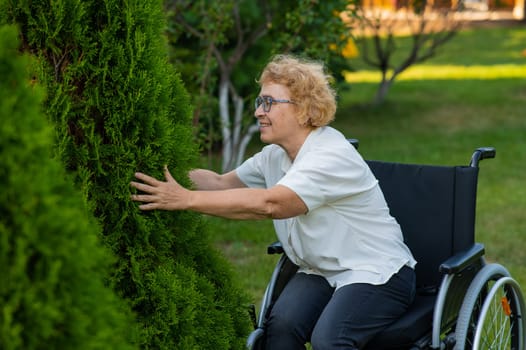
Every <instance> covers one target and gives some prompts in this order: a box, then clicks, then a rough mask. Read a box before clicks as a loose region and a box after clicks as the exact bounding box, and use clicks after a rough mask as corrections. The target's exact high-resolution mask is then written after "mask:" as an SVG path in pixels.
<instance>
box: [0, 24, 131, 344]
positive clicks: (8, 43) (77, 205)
mask: <svg viewBox="0 0 526 350" xmlns="http://www.w3.org/2000/svg"><path fill="white" fill-rule="evenodd" d="M17 35H18V33H17V30H16V28H14V27H0V76H1V77H2V79H0V105H1V106H2V108H0V120H1V121H2V122H1V123H0V183H2V191H0V266H1V267H2V273H1V276H0V305H1V306H2V312H0V348H1V349H4V350H13V349H24V350H31V349H75V350H76V349H134V348H137V347H136V346H132V345H131V344H133V342H132V341H134V339H133V338H132V336H133V334H134V329H135V327H136V326H135V325H134V321H133V318H132V314H131V312H130V310H129V307H128V305H127V304H126V303H124V301H123V300H122V299H121V298H119V297H118V296H117V295H116V294H115V293H114V291H113V290H112V289H111V288H109V287H108V286H107V285H106V284H105V283H104V279H105V278H106V276H107V274H108V271H109V268H110V264H109V262H111V260H112V255H111V254H110V253H109V250H108V249H106V248H105V247H103V246H101V245H100V242H99V239H98V231H99V230H100V227H99V226H98V224H97V223H96V222H95V220H94V219H93V217H92V216H90V215H89V214H88V211H87V210H86V206H85V202H84V201H83V199H82V196H81V194H80V193H79V192H78V191H77V190H76V189H75V188H74V186H73V183H72V182H71V181H68V180H67V179H66V178H67V177H66V175H65V171H64V169H63V166H62V164H61V163H60V162H59V161H58V160H56V159H52V158H51V150H52V142H53V133H52V128H51V126H50V125H49V123H47V122H46V119H45V118H44V116H43V114H42V111H41V110H40V103H41V101H42V97H43V94H42V93H40V89H37V88H36V87H30V86H29V84H28V83H29V81H30V80H29V77H28V75H27V65H28V58H27V57H21V56H20V55H19V54H18V47H17V46H18V45H17V42H18V40H17Z"/></svg>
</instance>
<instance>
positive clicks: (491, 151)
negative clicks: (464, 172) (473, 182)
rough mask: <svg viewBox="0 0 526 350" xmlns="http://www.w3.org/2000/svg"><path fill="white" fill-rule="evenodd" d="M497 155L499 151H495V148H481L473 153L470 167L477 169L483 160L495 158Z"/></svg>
mask: <svg viewBox="0 0 526 350" xmlns="http://www.w3.org/2000/svg"><path fill="white" fill-rule="evenodd" d="M496 154H497V151H496V150H495V147H479V148H477V149H476V150H475V152H473V155H472V156H471V161H470V162H469V166H470V167H473V168H477V167H478V166H479V162H480V161H481V160H482V159H489V158H495V155H496Z"/></svg>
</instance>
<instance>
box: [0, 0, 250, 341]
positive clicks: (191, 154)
mask: <svg viewBox="0 0 526 350" xmlns="http://www.w3.org/2000/svg"><path fill="white" fill-rule="evenodd" d="M0 5H1V6H0V16H2V17H1V18H2V20H3V21H4V22H9V23H17V24H18V25H19V26H20V28H21V33H20V34H21V37H22V40H23V42H22V46H21V47H22V49H23V50H25V51H27V52H31V53H32V54H33V55H34V56H36V57H37V59H38V62H39V65H38V66H37V67H36V68H35V70H34V71H35V79H36V81H37V83H39V84H42V85H45V86H46V88H47V91H48V93H49V95H48V97H47V99H46V100H45V109H46V114H47V116H48V118H49V119H50V120H51V122H52V123H53V125H54V126H55V128H54V129H55V138H56V140H55V145H56V147H55V152H56V156H57V157H58V158H60V159H61V160H62V162H63V164H64V167H65V169H67V171H68V173H69V174H71V175H72V176H74V179H75V183H76V184H77V187H78V188H79V189H80V191H81V192H82V193H83V195H84V198H85V200H86V202H87V203H88V205H89V207H90V210H91V211H92V212H93V213H94V215H95V217H96V218H97V219H98V221H99V223H100V226H101V227H102V234H101V238H102V240H103V242H104V243H105V245H106V246H108V247H110V248H111V250H112V251H113V252H114V253H115V255H116V256H117V257H118V260H117V261H116V263H115V265H114V271H113V273H112V274H111V276H110V277H109V278H110V281H111V284H112V285H114V286H115V289H116V290H117V291H118V293H119V294H120V295H122V297H124V298H125V299H126V300H128V301H129V303H130V305H131V306H132V309H133V310H134V312H135V313H136V314H137V319H138V322H139V328H140V331H141V334H140V338H139V339H140V343H141V346H142V347H143V348H152V349H157V348H159V349H236V348H239V349H241V348H243V344H244V337H245V336H246V334H247V332H248V330H249V321H248V314H247V310H246V304H247V297H246V295H245V293H244V292H243V291H242V290H241V289H240V287H239V285H240V284H239V283H238V282H237V281H235V279H234V278H233V277H232V274H231V271H230V269H231V267H230V265H229V264H228V263H227V262H226V259H224V258H223V257H222V256H221V255H220V254H219V253H218V252H217V251H215V250H214V249H213V248H212V247H211V244H210V241H209V238H208V233H207V232H206V228H205V227H203V221H202V219H201V217H200V216H198V215H196V214H192V213H187V212H177V213H174V212H150V213H143V212H140V211H139V210H138V208H137V205H136V204H135V203H133V202H131V201H130V187H129V182H130V181H131V180H132V179H133V174H134V172H135V171H138V170H140V171H143V172H146V173H149V174H153V175H155V176H157V177H160V176H161V175H162V167H163V165H165V164H167V165H168V166H169V168H170V169H172V171H173V173H174V176H175V177H176V179H177V180H178V181H180V182H181V183H182V184H184V185H188V184H189V180H188V178H187V175H186V174H187V171H188V170H189V169H190V168H192V167H194V166H195V165H196V164H197V161H198V155H199V153H198V147H197V146H196V144H195V142H194V140H193V133H192V130H191V112H192V111H191V106H190V102H189V97H188V95H187V93H186V91H185V89H184V86H183V84H182V82H181V80H180V78H179V76H178V74H177V73H176V72H175V71H174V69H173V67H172V66H171V65H170V64H169V63H168V61H167V52H166V42H165V40H164V38H163V30H164V28H165V19H164V17H163V12H162V6H161V5H162V4H161V1H157V0H135V1H134V0H129V1H111V0H107V1H102V0H90V1H87V0H83V1H81V0H61V1H60V0H58V1H35V0H33V1H29V0H20V1H17V2H16V3H15V4H13V2H11V1H7V0H0Z"/></svg>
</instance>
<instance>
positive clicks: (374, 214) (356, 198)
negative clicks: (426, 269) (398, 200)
mask: <svg viewBox="0 0 526 350" xmlns="http://www.w3.org/2000/svg"><path fill="white" fill-rule="evenodd" d="M236 173H237V175H238V177H239V178H240V179H241V181H243V183H245V184H246V185H247V186H248V187H258V188H270V187H272V186H274V185H277V184H279V185H283V186H286V187H288V188H290V189H291V190H292V191H294V192H295V193H296V194H297V195H298V196H299V197H300V198H301V199H302V200H303V201H304V202H305V204H306V205H307V208H308V212H307V213H306V214H304V215H300V216H297V217H293V218H289V219H282V220H274V227H275V229H276V233H277V236H278V239H279V240H280V242H281V243H282V245H283V248H284V250H285V253H286V254H287V256H288V257H289V258H290V259H291V260H292V261H293V262H294V263H295V264H297V265H298V266H299V267H300V269H299V271H300V272H305V273H311V274H317V275H321V276H323V277H325V278H326V280H327V281H328V282H329V284H330V285H331V286H333V287H335V288H339V287H342V286H344V285H347V284H350V283H370V284H384V283H386V282H387V281H388V280H389V278H390V277H391V276H392V275H393V274H395V273H396V272H397V271H398V270H399V269H400V268H401V267H402V266H404V265H407V266H410V267H412V268H414V266H415V264H416V261H415V259H414V258H413V256H412V255H411V252H410V251H409V249H408V247H407V246H406V245H405V244H404V242H403V236H402V232H401V229H400V225H398V223H397V222H396V220H395V219H394V218H393V217H392V216H391V215H390V214H389V208H388V207H387V203H386V201H385V199H384V196H383V193H382V191H381V189H380V187H379V185H378V180H376V178H375V177H374V175H373V173H372V172H371V170H370V169H369V167H368V166H367V164H366V163H365V161H364V160H363V158H362V157H361V156H360V154H359V153H358V151H357V150H356V149H355V148H354V147H353V146H352V145H351V144H350V143H349V142H348V141H347V139H346V138H345V137H344V135H343V134H341V133H340V132H339V131H337V130H336V129H334V128H332V127H328V126H326V127H322V128H318V129H315V130H313V131H312V132H311V133H310V135H309V136H308V137H307V139H306V140H305V142H304V144H303V145H302V147H301V149H300V151H299V152H298V155H297V156H296V159H295V160H294V162H293V163H291V161H290V159H289V158H288V156H287V154H286V152H285V151H284V150H283V149H282V148H281V147H279V146H277V145H268V146H265V147H264V148H263V149H262V150H261V152H259V153H257V154H256V155H254V156H253V157H251V158H249V159H247V160H246V161H245V162H244V163H243V164H241V166H239V167H238V168H237V169H236Z"/></svg>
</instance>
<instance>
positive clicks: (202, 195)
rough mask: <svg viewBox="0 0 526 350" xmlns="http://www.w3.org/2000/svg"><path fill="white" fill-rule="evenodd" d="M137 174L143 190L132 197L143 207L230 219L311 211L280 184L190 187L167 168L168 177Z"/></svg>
mask: <svg viewBox="0 0 526 350" xmlns="http://www.w3.org/2000/svg"><path fill="white" fill-rule="evenodd" d="M135 177H136V178H137V179H139V180H141V181H142V182H132V183H131V186H132V187H134V188H136V189H138V190H139V191H141V192H143V194H135V195H132V200H134V201H138V202H142V203H143V204H141V205H140V206H139V208H140V209H141V210H154V209H161V210H192V211H196V212H199V213H203V214H209V215H215V216H221V217H225V218H231V219H266V218H272V219H284V218H290V217H293V216H298V215H301V214H305V213H306V212H307V211H308V209H307V206H306V205H305V203H304V202H303V201H302V200H301V198H300V197H299V196H298V195H297V194H296V193H295V192H294V191H292V190H291V189H289V188H288V187H285V186H280V185H278V186H274V187H272V188H269V189H254V188H246V187H245V188H231V189H226V190H217V189H216V190H213V191H209V190H206V191H201V190H199V191H191V190H187V189H186V188H184V187H182V186H181V185H179V184H178V183H177V182H176V181H175V180H174V178H173V177H172V175H171V174H170V172H169V171H168V169H166V168H165V178H166V181H159V180H156V179H155V178H153V177H150V176H148V175H145V174H142V173H136V174H135ZM236 178H237V176H236ZM238 181H239V179H238ZM239 182H241V181H239Z"/></svg>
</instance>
